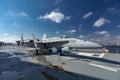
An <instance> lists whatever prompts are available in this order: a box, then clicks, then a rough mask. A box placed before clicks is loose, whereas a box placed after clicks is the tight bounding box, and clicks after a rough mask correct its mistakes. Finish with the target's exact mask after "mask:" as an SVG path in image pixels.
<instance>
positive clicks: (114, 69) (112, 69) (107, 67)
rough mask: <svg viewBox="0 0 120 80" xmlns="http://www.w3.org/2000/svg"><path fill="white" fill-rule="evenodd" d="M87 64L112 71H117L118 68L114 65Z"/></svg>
mask: <svg viewBox="0 0 120 80" xmlns="http://www.w3.org/2000/svg"><path fill="white" fill-rule="evenodd" d="M89 65H92V66H96V67H99V68H103V69H107V70H110V71H114V72H117V71H118V69H117V68H114V67H109V66H104V65H98V64H93V63H89Z"/></svg>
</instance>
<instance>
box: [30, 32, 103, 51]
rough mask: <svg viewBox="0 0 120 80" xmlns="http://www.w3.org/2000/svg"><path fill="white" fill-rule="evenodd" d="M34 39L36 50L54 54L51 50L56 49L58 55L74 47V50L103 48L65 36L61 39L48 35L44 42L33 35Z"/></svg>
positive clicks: (44, 37)
mask: <svg viewBox="0 0 120 80" xmlns="http://www.w3.org/2000/svg"><path fill="white" fill-rule="evenodd" d="M32 39H33V41H34V45H35V47H36V48H38V49H40V50H41V51H48V52H49V53H51V52H52V49H51V48H56V49H57V53H62V48H64V47H73V48H82V49H83V48H87V49H88V48H92V49H93V48H101V47H103V46H101V45H99V44H97V43H94V42H91V41H87V40H81V39H77V38H69V37H65V36H61V37H52V38H47V37H46V34H44V35H43V37H42V40H41V41H39V40H38V39H37V38H36V37H35V36H34V34H32Z"/></svg>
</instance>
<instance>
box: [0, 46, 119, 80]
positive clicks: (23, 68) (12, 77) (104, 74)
mask: <svg viewBox="0 0 120 80" xmlns="http://www.w3.org/2000/svg"><path fill="white" fill-rule="evenodd" d="M119 79H120V54H111V53H108V54H106V55H105V56H104V58H95V57H86V56H78V55H72V54H65V55H64V56H58V55H56V54H51V55H42V56H36V57H34V56H32V54H31V53H30V52H28V51H26V50H23V49H19V48H15V47H14V48H13V47H11V48H10V47H1V48H0V80H119Z"/></svg>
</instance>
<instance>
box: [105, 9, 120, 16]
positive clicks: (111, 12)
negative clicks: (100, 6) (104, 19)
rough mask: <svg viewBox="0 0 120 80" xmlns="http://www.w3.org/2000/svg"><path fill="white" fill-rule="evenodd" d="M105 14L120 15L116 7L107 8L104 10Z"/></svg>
mask: <svg viewBox="0 0 120 80" xmlns="http://www.w3.org/2000/svg"><path fill="white" fill-rule="evenodd" d="M106 11H107V13H110V14H113V15H115V14H120V9H119V8H118V7H111V8H107V9H106Z"/></svg>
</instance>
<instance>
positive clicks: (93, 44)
mask: <svg viewBox="0 0 120 80" xmlns="http://www.w3.org/2000/svg"><path fill="white" fill-rule="evenodd" d="M92 46H93V47H103V46H102V45H100V44H97V43H93V42H92Z"/></svg>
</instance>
